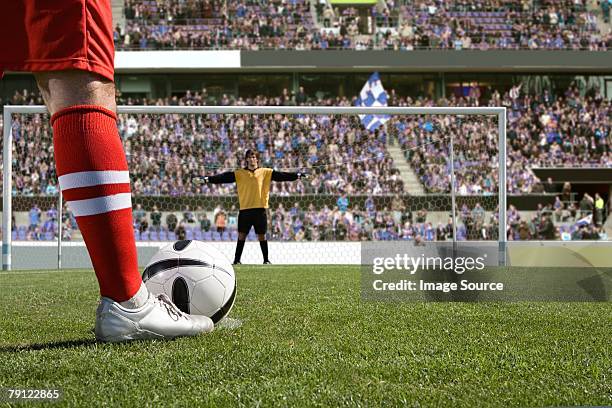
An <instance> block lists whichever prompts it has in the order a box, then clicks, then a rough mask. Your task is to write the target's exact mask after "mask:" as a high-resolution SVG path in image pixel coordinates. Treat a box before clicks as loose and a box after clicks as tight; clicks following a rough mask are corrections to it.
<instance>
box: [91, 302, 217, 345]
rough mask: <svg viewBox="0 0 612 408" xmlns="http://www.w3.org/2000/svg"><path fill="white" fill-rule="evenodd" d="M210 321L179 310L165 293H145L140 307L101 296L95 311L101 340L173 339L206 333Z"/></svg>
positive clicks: (97, 333)
mask: <svg viewBox="0 0 612 408" xmlns="http://www.w3.org/2000/svg"><path fill="white" fill-rule="evenodd" d="M214 327H215V326H214V323H213V322H212V320H211V319H210V318H209V317H207V316H196V315H189V314H186V313H183V312H181V311H180V310H179V308H178V307H176V305H174V303H172V301H170V298H168V296H167V295H164V294H162V295H158V296H153V295H152V294H149V298H148V299H147V301H146V303H145V305H144V306H142V307H139V308H137V309H129V308H125V307H123V306H122V305H120V304H119V303H117V302H115V301H114V300H112V299H109V298H107V297H103V298H102V299H101V300H100V304H99V305H98V310H97V311H96V328H95V333H96V339H97V340H98V341H103V342H118V341H127V340H148V339H161V340H166V339H173V338H175V337H182V336H195V335H197V334H200V333H209V332H211V331H213V329H214Z"/></svg>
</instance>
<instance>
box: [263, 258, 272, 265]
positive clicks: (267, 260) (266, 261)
mask: <svg viewBox="0 0 612 408" xmlns="http://www.w3.org/2000/svg"><path fill="white" fill-rule="evenodd" d="M263 264H264V265H272V262H270V260H269V259H266V260H265V261H264V263H263Z"/></svg>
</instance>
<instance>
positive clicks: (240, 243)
mask: <svg viewBox="0 0 612 408" xmlns="http://www.w3.org/2000/svg"><path fill="white" fill-rule="evenodd" d="M245 242H246V241H244V240H238V242H237V243H236V254H235V255H234V263H238V262H240V258H242V250H243V249H244V243H245Z"/></svg>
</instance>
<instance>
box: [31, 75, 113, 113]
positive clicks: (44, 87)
mask: <svg viewBox="0 0 612 408" xmlns="http://www.w3.org/2000/svg"><path fill="white" fill-rule="evenodd" d="M35 77H36V82H37V83H38V88H39V89H40V92H41V94H42V96H43V98H44V100H45V104H46V105H47V109H49V113H50V114H52V115H53V114H54V113H56V112H58V111H60V110H62V109H64V108H67V107H70V106H75V105H96V106H101V107H103V108H106V109H108V110H111V111H113V112H115V111H116V110H117V105H116V102H115V84H114V82H112V81H111V80H109V79H106V78H104V77H102V76H100V75H97V74H94V73H92V72H87V71H81V70H70V71H49V72H37V73H35Z"/></svg>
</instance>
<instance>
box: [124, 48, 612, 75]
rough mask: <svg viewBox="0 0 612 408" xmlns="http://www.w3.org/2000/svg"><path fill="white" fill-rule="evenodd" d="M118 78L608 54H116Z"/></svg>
mask: <svg viewBox="0 0 612 408" xmlns="http://www.w3.org/2000/svg"><path fill="white" fill-rule="evenodd" d="M115 70H116V72H117V73H118V74H122V73H151V72H197V71H219V70H224V71H226V70H241V71H252V72H257V71H267V72H282V71H322V70H325V71H333V70H338V71H357V72H359V71H361V72H371V71H373V70H378V71H400V72H511V73H518V72H523V73H552V72H557V73H570V72H580V73H582V74H585V73H610V72H612V51H538V50H530V51H528V50H524V51H521V50H489V51H476V50H462V51H453V50H427V51H424V50H423V51H404V52H398V51H287V50H276V51H272V50H271V51H118V52H117V53H116V59H115Z"/></svg>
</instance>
